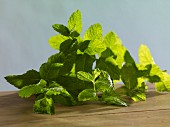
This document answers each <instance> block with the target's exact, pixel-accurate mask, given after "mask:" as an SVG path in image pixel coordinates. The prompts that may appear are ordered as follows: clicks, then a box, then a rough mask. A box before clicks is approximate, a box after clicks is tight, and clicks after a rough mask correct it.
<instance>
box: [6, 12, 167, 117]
mask: <svg viewBox="0 0 170 127" xmlns="http://www.w3.org/2000/svg"><path fill="white" fill-rule="evenodd" d="M52 27H53V29H54V30H55V31H56V32H57V33H56V35H54V36H52V37H51V38H50V39H49V45H50V46H51V47H52V48H54V49H56V50H59V52H58V53H56V54H53V55H51V56H50V57H49V58H48V60H47V61H46V62H45V63H43V64H42V65H41V66H40V68H39V71H36V70H29V71H27V72H26V73H24V74H22V75H8V76H6V77H5V79H6V80H7V81H8V82H9V83H10V84H12V85H14V86H15V87H17V88H19V92H18V94H19V96H20V97H22V98H28V97H30V96H32V95H34V96H35V97H36V99H35V103H34V112H36V113H45V114H55V103H60V104H63V105H70V106H72V105H78V104H81V103H83V102H86V101H101V102H104V103H107V104H111V105H119V106H128V103H127V100H126V99H125V98H127V97H128V98H130V99H132V100H134V101H140V100H146V94H145V92H146V90H147V86H146V82H151V83H155V86H156V90H157V91H170V85H169V84H170V75H169V74H168V73H167V72H165V71H162V70H161V69H160V68H159V66H158V65H156V64H155V62H154V60H153V58H152V56H151V54H150V51H149V49H148V47H147V46H146V45H143V44H141V46H140V47H139V53H138V54H139V63H138V64H137V63H136V62H135V61H134V59H133V58H132V56H131V54H130V52H129V51H128V50H127V49H126V48H125V47H124V46H123V45H122V42H121V40H120V38H119V37H118V36H117V35H116V34H115V33H114V32H112V31H110V32H108V33H107V34H106V35H104V36H103V33H102V26H101V25H100V24H99V23H96V24H94V25H91V26H90V27H89V28H88V29H87V30H86V31H85V33H84V35H83V36H81V31H82V16H81V12H80V11H79V10H77V11H75V12H73V13H72V15H71V16H70V18H69V19H68V24H67V26H65V25H63V24H54V25H53V26H52ZM121 81H122V82H123V84H124V85H123V86H121V87H118V88H116V87H115V84H116V83H117V82H121Z"/></svg>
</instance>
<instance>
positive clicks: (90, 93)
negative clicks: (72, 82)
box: [78, 89, 98, 101]
mask: <svg viewBox="0 0 170 127" xmlns="http://www.w3.org/2000/svg"><path fill="white" fill-rule="evenodd" d="M78 100H79V101H96V100H98V97H97V96H96V92H94V90H93V89H85V90H83V91H82V92H80V94H79V95H78Z"/></svg>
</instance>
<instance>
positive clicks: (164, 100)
mask: <svg viewBox="0 0 170 127" xmlns="http://www.w3.org/2000/svg"><path fill="white" fill-rule="evenodd" d="M147 96H148V98H147V100H146V101H142V102H138V103H134V104H132V105H131V106H129V107H117V106H108V105H105V104H86V105H82V106H73V107H67V106H61V105H56V115H52V116H51V115H42V114H35V113H33V112H32V107H33V102H34V101H33V100H31V99H21V98H20V97H18V94H17V93H16V92H0V127H5V126H6V127H27V126H28V127H170V94H168V93H164V94H158V93H156V92H154V91H150V92H148V95H147Z"/></svg>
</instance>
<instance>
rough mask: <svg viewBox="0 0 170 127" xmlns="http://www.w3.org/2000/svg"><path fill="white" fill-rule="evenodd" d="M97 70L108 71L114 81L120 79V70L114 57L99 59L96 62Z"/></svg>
mask: <svg viewBox="0 0 170 127" xmlns="http://www.w3.org/2000/svg"><path fill="white" fill-rule="evenodd" d="M96 68H99V69H101V70H104V71H107V72H108V73H109V74H110V76H111V78H112V79H113V80H119V79H120V69H119V67H118V65H117V63H116V61H115V59H113V58H112V57H108V58H100V59H98V60H97V61H96Z"/></svg>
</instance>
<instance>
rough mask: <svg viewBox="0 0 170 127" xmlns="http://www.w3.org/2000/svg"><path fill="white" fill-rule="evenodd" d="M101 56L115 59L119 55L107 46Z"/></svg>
mask: <svg viewBox="0 0 170 127" xmlns="http://www.w3.org/2000/svg"><path fill="white" fill-rule="evenodd" d="M100 57H103V58H107V57H113V58H114V59H116V57H117V56H116V55H115V54H114V53H113V51H112V50H111V49H110V48H107V49H106V50H104V51H103V52H102V53H101V56H100Z"/></svg>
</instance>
